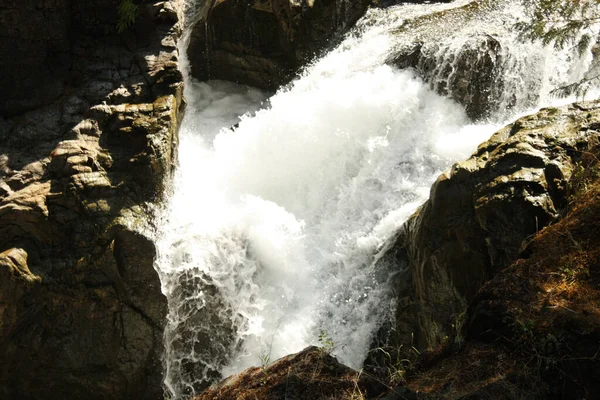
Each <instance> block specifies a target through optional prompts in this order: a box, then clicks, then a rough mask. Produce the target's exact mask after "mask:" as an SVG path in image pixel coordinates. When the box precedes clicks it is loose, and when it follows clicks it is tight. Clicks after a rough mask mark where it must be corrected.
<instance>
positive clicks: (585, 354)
mask: <svg viewBox="0 0 600 400" xmlns="http://www.w3.org/2000/svg"><path fill="white" fill-rule="evenodd" d="M598 150H599V149H598V143H595V144H594V146H593V147H592V148H591V149H590V150H589V151H588V152H586V153H585V154H583V155H582V157H581V160H580V161H579V163H578V168H577V172H576V173H575V174H573V175H572V177H571V179H570V181H569V184H568V187H569V192H570V196H569V207H568V211H567V213H566V216H565V217H564V218H563V219H562V220H561V221H559V222H557V223H556V224H553V225H550V226H548V227H546V228H544V229H543V230H541V231H540V232H539V233H538V234H537V235H536V236H535V238H534V239H533V240H532V241H531V242H530V243H529V244H528V246H527V251H526V252H524V253H523V254H522V257H521V258H520V259H518V260H517V261H516V262H514V263H513V264H512V265H511V266H510V267H508V268H506V269H504V270H503V271H501V272H499V273H498V274H496V276H495V277H494V278H493V279H492V280H491V281H489V282H488V283H486V284H485V285H484V287H483V288H481V290H480V291H479V292H478V294H477V295H476V296H475V298H474V299H473V301H472V302H471V304H470V306H469V308H468V309H467V312H466V315H465V318H464V321H465V324H464V327H463V329H462V330H460V331H457V332H456V334H455V335H454V336H453V338H452V340H451V341H450V342H452V343H455V344H454V345H453V346H449V347H448V348H447V349H445V350H443V351H442V352H440V353H439V354H438V356H437V357H432V358H431V362H430V363H429V364H428V365H423V368H421V370H420V371H415V372H416V373H415V374H414V375H413V376H411V377H409V379H408V382H407V386H408V387H409V388H410V389H412V390H413V391H415V392H419V393H421V394H422V396H423V397H424V398H426V397H431V398H436V399H457V398H463V399H464V398H469V399H479V398H490V399H507V400H508V399H578V398H596V397H598V396H599V395H600V384H599V383H600V376H599V372H600V369H599V368H598V367H599V364H600V359H599V358H598V343H599V341H600V318H598V309H597V304H598V301H600V270H599V269H600V251H599V249H600V246H599V245H600V243H599V242H600V235H599V232H598V227H599V226H600V180H599V177H600V174H599V167H600V166H599V165H598ZM426 395H430V396H426Z"/></svg>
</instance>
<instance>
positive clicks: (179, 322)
mask: <svg viewBox="0 0 600 400" xmlns="http://www.w3.org/2000/svg"><path fill="white" fill-rule="evenodd" d="M462 3H466V2H462ZM462 3H460V4H462ZM460 4H453V5H429V6H424V5H410V6H399V7H394V8H390V9H386V10H371V11H370V12H369V13H368V15H367V16H366V17H364V18H363V19H362V20H361V21H360V22H359V24H358V27H357V28H356V29H355V30H354V31H353V32H352V33H351V34H349V35H348V37H347V38H346V40H345V41H344V42H343V43H342V44H341V45H340V46H339V47H338V48H336V49H335V50H333V51H332V52H330V53H329V54H328V55H326V56H325V57H324V58H322V59H321V60H318V61H316V62H315V63H314V65H312V66H310V67H309V68H307V70H306V71H305V72H304V74H303V75H302V77H301V78H299V79H298V80H296V81H294V82H293V83H292V84H291V85H289V87H287V88H285V89H284V90H281V91H280V92H278V93H277V94H275V95H274V96H272V97H271V98H270V99H268V100H267V99H266V96H265V94H263V93H261V92H260V91H258V90H255V89H250V88H246V87H241V86H238V85H234V84H230V83H225V82H211V83H198V82H193V81H191V80H190V79H189V78H187V82H186V94H185V95H186V98H187V99H188V102H189V106H188V110H187V113H186V117H185V120H184V123H183V126H182V128H181V131H180V148H179V163H180V165H179V168H178V171H177V175H176V179H175V182H174V185H175V186H174V190H173V195H172V197H171V198H170V201H169V203H168V204H167V206H166V208H165V210H164V215H163V221H162V224H161V225H162V226H161V229H160V230H161V233H160V234H159V237H158V247H159V258H158V260H157V269H158V270H159V272H160V274H161V280H162V283H163V291H164V292H165V294H166V295H167V297H168V299H169V316H168V318H169V319H168V325H167V328H166V332H165V346H166V355H165V368H166V370H165V376H166V379H165V385H166V387H167V388H168V390H169V392H170V395H172V396H173V397H175V398H182V397H186V396H189V395H193V394H195V393H197V391H198V390H200V388H202V387H203V386H204V385H205V384H206V383H207V382H210V381H213V380H214V379H217V378H218V377H220V376H221V375H224V376H226V375H229V374H231V373H235V372H239V371H241V370H243V369H244V368H246V367H248V366H251V365H258V364H260V363H261V360H262V362H265V361H267V359H270V360H274V359H276V358H278V357H281V356H283V355H286V354H289V353H292V352H295V351H298V350H301V349H302V348H303V347H305V346H307V345H309V344H319V343H318V342H319V336H320V335H321V336H322V335H323V334H325V335H326V336H327V337H328V338H329V339H330V340H331V341H333V343H334V344H335V350H334V354H335V355H337V356H338V357H340V358H341V360H342V361H343V362H344V363H346V364H348V365H350V366H352V367H357V368H360V366H361V364H362V362H363V360H364V358H365V356H366V354H367V351H368V349H369V345H370V343H371V340H372V337H373V334H374V332H376V330H377V329H378V327H379V325H380V324H381V321H382V318H384V317H385V315H386V313H387V312H389V310H390V307H392V306H393V301H392V298H391V290H390V286H389V283H388V282H389V279H390V275H389V274H390V272H389V271H387V270H383V268H376V260H377V259H378V257H379V255H380V253H381V251H382V245H383V244H384V243H385V241H386V240H387V239H388V238H390V237H391V236H392V235H393V234H394V232H395V231H396V230H397V229H398V227H399V226H401V224H402V223H403V222H404V220H405V219H406V218H407V217H408V216H409V215H410V214H411V213H412V212H413V211H414V210H415V208H416V207H417V206H418V205H419V204H421V203H422V202H423V201H424V200H425V199H426V198H427V195H428V192H429V187H430V185H431V184H432V182H433V181H434V179H435V178H436V177H437V176H438V175H439V174H440V173H441V172H442V171H443V170H444V169H445V168H447V167H448V166H449V165H450V164H451V163H452V162H454V161H457V160H459V159H462V158H464V157H466V156H468V154H469V153H470V152H471V151H473V150H474V148H475V146H476V145H477V144H479V143H481V142H482V141H484V140H485V139H487V138H488V137H489V136H490V135H491V134H492V133H493V132H494V131H495V130H496V129H497V128H498V127H500V126H502V125H504V123H505V122H506V121H507V120H508V119H512V118H514V116H515V115H516V114H517V113H523V112H524V111H526V108H529V107H531V106H532V105H538V103H540V104H543V103H544V102H548V97H547V94H548V92H549V89H551V88H552V87H556V86H557V85H560V84H564V83H568V82H570V81H572V80H574V79H578V77H580V75H581V73H582V71H579V70H576V68H574V67H573V66H578V65H580V64H582V63H584V62H589V60H587V61H586V60H583V61H582V60H575V58H574V57H573V56H570V55H568V54H555V53H553V52H552V50H550V49H544V48H542V47H541V46H540V45H537V44H519V43H517V41H516V39H515V37H514V35H511V34H510V29H506V27H505V28H502V29H499V30H498V32H495V34H497V38H498V40H499V41H500V43H501V45H502V63H503V66H502V68H499V69H498V71H501V72H502V73H503V74H504V75H503V78H504V79H503V81H502V82H503V83H502V85H503V86H502V90H504V92H503V93H501V94H500V95H499V99H500V100H499V104H500V105H501V107H498V108H497V110H496V111H495V112H494V113H493V114H492V116H491V117H490V121H489V122H486V123H485V124H484V123H479V124H474V123H472V122H470V120H469V119H468V118H467V116H466V113H465V110H464V107H462V106H460V105H459V104H457V103H456V102H454V101H452V100H450V99H448V98H445V97H442V96H440V95H438V94H436V93H435V92H434V91H433V90H432V89H431V87H430V86H433V87H435V86H436V85H438V84H439V82H440V80H443V79H446V77H447V74H446V75H445V76H444V74H442V73H441V69H440V70H439V71H438V70H434V71H432V72H431V74H430V75H429V76H427V77H426V78H427V79H428V81H427V82H424V81H423V80H422V79H421V78H419V77H417V76H416V75H415V73H414V72H413V71H412V70H397V69H395V68H392V67H390V66H387V65H385V61H386V59H387V58H388V57H389V54H390V53H391V52H392V51H393V49H395V48H397V47H398V46H401V45H402V44H403V43H404V42H403V40H405V39H404V38H403V37H402V36H403V35H401V34H400V35H398V34H394V30H395V29H397V28H398V27H400V26H402V24H403V23H404V22H405V21H407V20H409V19H415V18H418V17H420V16H423V15H428V14H432V13H433V12H436V11H439V10H442V9H446V8H451V7H457V5H460ZM515 7H516V6H515ZM516 8H517V7H516ZM499 15H500V16H501V17H499V18H504V17H505V14H502V13H499ZM466 22H468V24H467V23H465V27H464V28H463V29H464V32H465V33H464V34H463V35H462V36H460V35H458V36H457V35H454V36H453V37H452V38H449V39H448V41H447V42H444V43H436V46H437V47H436V49H437V50H436V51H437V53H436V58H437V59H438V64H439V66H440V68H441V66H444V65H445V66H446V67H445V68H446V69H448V68H449V69H450V70H451V69H452V67H453V66H452V57H456V55H455V54H454V53H453V52H454V50H456V49H460V48H463V47H464V46H465V43H467V42H468V40H469V34H470V33H473V32H474V31H476V30H477V29H480V30H481V31H484V32H485V29H484V27H482V26H481V23H483V24H484V25H485V24H486V23H487V24H489V23H490V21H483V22H481V21H480V22H477V21H473V20H472V19H469V20H468V21H466ZM469 24H470V25H469ZM501 25H502V24H501ZM504 25H506V24H504ZM432 51H433V50H432ZM453 54H454V55H453ZM452 72H453V73H456V71H452ZM578 74H579V75H578ZM517 78H518V79H521V80H522V81H523V82H522V84H519V83H515V82H513V81H512V80H511V79H517ZM524 87H525V88H527V90H529V91H531V90H535V96H534V97H533V98H534V100H531V99H532V97H531V94H528V95H527V96H525V95H524V94H522V93H521V92H519V90H521V89H522V88H524ZM493 89H494V90H496V89H497V88H493ZM520 96H525V97H526V98H527V99H528V100H527V102H523V104H521V103H519V102H518V101H517V102H515V101H514V100H511V107H510V108H511V111H510V113H507V112H506V111H504V112H502V110H506V109H507V108H508V107H506V106H505V105H504V106H502V104H505V103H503V101H508V100H507V99H509V98H513V99H514V98H515V97H516V98H522V97H520ZM540 99H541V100H540ZM532 103H533V104H532ZM238 123H239V125H237V126H236V127H234V128H231V127H232V126H233V125H234V124H238Z"/></svg>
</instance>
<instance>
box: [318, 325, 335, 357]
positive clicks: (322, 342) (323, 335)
mask: <svg viewBox="0 0 600 400" xmlns="http://www.w3.org/2000/svg"><path fill="white" fill-rule="evenodd" d="M319 346H320V347H321V349H322V350H323V351H324V352H325V353H328V354H329V353H331V352H332V351H333V349H334V348H335V343H334V342H333V339H331V337H329V335H328V334H327V332H325V331H324V330H323V329H321V332H320V333H319Z"/></svg>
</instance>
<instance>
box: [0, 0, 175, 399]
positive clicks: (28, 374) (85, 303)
mask: <svg viewBox="0 0 600 400" xmlns="http://www.w3.org/2000/svg"><path fill="white" fill-rule="evenodd" d="M118 4H119V1H118V0H101V1H94V2H91V1H71V0H55V1H46V2H43V4H40V3H39V2H34V1H29V0H26V1H23V2H21V1H20V2H12V1H9V3H8V4H3V5H2V6H0V22H1V23H0V31H1V32H2V34H1V36H2V37H3V38H9V40H5V39H3V40H2V44H1V46H5V47H6V46H8V48H2V51H1V52H0V54H1V57H2V59H1V60H0V82H1V87H2V89H3V97H2V100H1V101H0V115H1V117H0V358H1V359H2V363H1V365H0V397H1V398H23V399H38V398H39V399H43V398H48V393H52V398H65V399H67V398H102V399H111V398H115V399H116V398H147V399H162V398H163V397H162V382H161V381H162V378H161V370H162V366H161V362H160V356H161V353H162V335H163V324H164V320H165V315H166V299H165V298H164V296H163V295H162V293H161V288H160V282H159V279H158V275H157V273H156V271H155V270H154V256H155V253H156V250H155V248H154V244H153V243H152V241H151V240H150V239H149V238H147V237H145V236H144V235H143V234H141V233H139V232H140V231H141V230H142V229H141V228H142V227H143V226H144V224H146V223H147V222H146V221H147V219H148V214H149V213H150V211H149V210H150V207H147V206H145V204H147V203H151V202H153V201H157V200H159V199H160V198H161V196H162V194H163V192H164V189H165V188H164V182H166V181H168V179H169V177H170V175H171V173H172V169H173V165H174V162H175V157H176V154H175V150H174V149H175V143H176V141H177V130H178V127H179V122H180V119H181V117H182V110H183V98H182V92H183V82H182V75H181V73H180V72H179V70H178V66H177V59H178V52H177V48H176V43H177V40H178V38H179V35H180V30H179V24H178V18H177V15H176V13H175V11H174V9H175V8H174V5H173V4H171V2H168V1H167V2H159V3H156V4H154V5H142V6H140V9H139V15H138V16H137V21H136V24H135V25H134V26H133V27H132V28H131V29H130V30H128V31H126V32H124V33H123V34H120V35H119V34H117V33H116V19H117V8H118Z"/></svg>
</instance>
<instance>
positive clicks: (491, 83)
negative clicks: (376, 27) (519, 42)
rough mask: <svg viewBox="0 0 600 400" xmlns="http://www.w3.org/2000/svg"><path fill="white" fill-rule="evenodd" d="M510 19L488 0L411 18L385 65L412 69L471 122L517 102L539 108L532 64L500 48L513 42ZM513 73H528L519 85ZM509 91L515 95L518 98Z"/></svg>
mask: <svg viewBox="0 0 600 400" xmlns="http://www.w3.org/2000/svg"><path fill="white" fill-rule="evenodd" d="M513 20H514V16H512V15H510V14H507V11H506V10H503V9H502V7H501V6H499V5H498V2H491V1H488V0H485V1H473V2H469V3H467V4H465V5H463V6H460V7H456V8H452V9H449V10H445V11H439V12H436V13H432V14H429V15H425V16H420V17H416V18H413V19H409V20H407V21H406V22H405V23H404V24H403V25H402V26H401V27H400V28H398V29H397V30H396V31H395V32H394V35H395V36H396V37H397V38H398V43H399V45H398V46H395V47H394V48H393V49H392V50H391V52H390V54H389V56H388V61H387V62H388V64H390V65H394V66H396V67H399V68H411V69H412V70H413V71H414V72H415V73H416V74H417V75H418V76H419V77H421V78H422V79H423V80H424V81H425V82H427V83H428V84H429V86H430V88H431V89H433V90H435V91H436V92H437V93H439V94H441V95H443V96H446V97H449V98H452V99H453V100H455V101H456V102H458V103H460V104H462V105H463V106H464V107H465V110H466V112H467V115H468V116H469V117H470V118H472V119H473V120H481V119H486V118H488V117H490V116H492V115H493V114H494V113H496V112H498V111H499V110H500V109H502V110H503V111H504V112H505V111H506V109H511V108H512V107H515V106H516V105H517V103H518V106H519V109H528V108H531V107H534V106H535V105H536V104H537V99H538V96H539V94H538V93H539V91H540V88H541V86H542V82H541V80H540V79H539V77H538V76H536V71H535V68H536V67H535V66H534V65H523V64H524V63H527V62H528V61H527V60H526V59H525V58H523V57H521V55H520V54H511V53H510V46H503V43H504V41H503V38H506V37H512V36H511V34H512V33H511V32H510V29H512V28H511V26H512V25H513V23H511V21H513ZM478 21H488V22H487V23H486V24H484V25H482V24H481V23H480V22H478ZM515 22H516V21H515ZM510 40H512V39H510ZM505 47H506V48H505ZM516 68H521V70H524V71H528V74H529V75H528V76H523V77H522V80H520V81H519V82H518V83H516V82H515V81H514V79H513V76H514V73H515V72H514V71H515V69H516ZM540 75H541V74H540ZM524 88H526V89H524ZM522 89H523V90H522ZM507 92H508V93H512V92H515V93H516V92H518V93H519V95H518V96H519V98H516V97H507V96H506V95H505V93H507Z"/></svg>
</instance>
